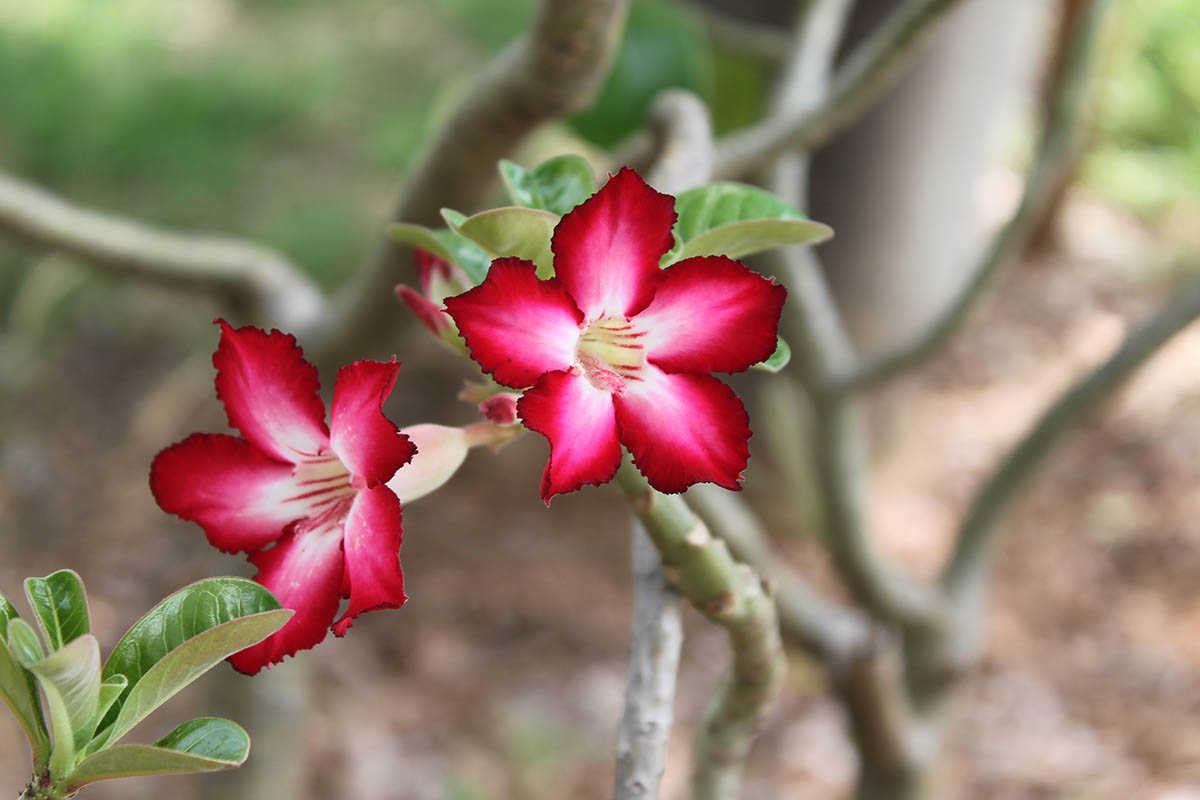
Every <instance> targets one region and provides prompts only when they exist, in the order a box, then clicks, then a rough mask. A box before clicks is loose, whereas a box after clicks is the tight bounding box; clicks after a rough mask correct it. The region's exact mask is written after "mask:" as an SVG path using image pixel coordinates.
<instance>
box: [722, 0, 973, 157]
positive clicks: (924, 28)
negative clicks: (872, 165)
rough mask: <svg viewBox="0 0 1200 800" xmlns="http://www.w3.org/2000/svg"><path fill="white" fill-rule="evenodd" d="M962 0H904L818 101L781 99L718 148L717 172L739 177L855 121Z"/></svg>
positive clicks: (821, 140)
mask: <svg viewBox="0 0 1200 800" xmlns="http://www.w3.org/2000/svg"><path fill="white" fill-rule="evenodd" d="M961 1H962V0H907V2H905V3H904V4H903V5H901V6H900V7H899V8H897V9H896V10H895V11H893V12H892V13H891V14H890V15H889V16H888V17H887V19H885V20H884V21H883V22H882V23H881V24H880V25H879V27H878V28H877V29H876V30H875V31H874V32H873V33H872V34H871V35H870V36H869V37H868V38H867V39H865V40H863V41H862V43H861V44H859V45H858V46H857V47H855V49H854V50H853V52H851V54H850V55H849V56H848V57H847V58H846V61H845V63H844V64H843V65H842V67H841V68H840V69H839V70H838V71H837V74H836V75H835V76H834V78H833V82H832V84H831V85H830V91H829V93H828V95H827V96H825V97H824V99H823V100H822V101H821V103H820V104H819V105H817V106H808V107H804V106H796V105H790V104H785V105H781V106H779V107H778V108H777V110H776V111H775V112H774V113H772V114H770V115H769V116H768V117H767V118H766V119H764V120H763V121H762V122H759V123H757V124H755V125H752V126H751V127H749V128H747V129H745V130H743V131H741V132H739V133H735V134H732V135H730V136H728V137H726V138H725V139H724V140H722V141H721V142H720V144H719V145H718V148H717V169H716V175H717V177H718V178H738V177H741V176H744V175H747V174H749V173H751V172H753V171H754V170H756V169H758V168H759V167H761V166H763V165H765V164H768V163H770V162H771V161H773V160H774V159H775V157H776V156H779V155H781V154H783V153H786V152H789V151H793V152H795V151H803V150H811V149H813V148H815V147H817V146H818V145H820V144H822V143H824V142H826V141H828V140H829V139H831V138H833V137H834V136H835V135H837V134H838V133H840V132H842V131H843V130H845V129H846V128H847V127H849V126H850V125H851V124H853V123H854V122H855V121H856V120H857V119H858V118H859V117H861V116H862V114H863V113H864V112H865V111H866V110H867V109H868V108H870V107H871V105H872V104H873V103H875V101H876V100H878V99H879V97H880V96H882V95H883V93H884V92H886V91H887V90H888V89H889V88H890V87H891V86H892V84H893V83H894V81H895V80H896V78H897V77H898V75H899V74H900V72H901V71H902V69H903V67H904V65H905V64H906V63H907V61H908V57H909V56H910V55H911V54H912V52H913V50H914V49H915V47H916V46H917V44H918V43H919V42H921V41H923V40H924V38H925V36H926V35H927V34H928V33H929V32H930V31H931V30H932V28H933V23H934V22H936V21H937V20H939V19H940V18H941V17H942V16H943V15H944V14H945V13H946V12H947V11H949V10H950V9H952V8H954V7H955V6H956V5H958V4H959V3H960V2H961Z"/></svg>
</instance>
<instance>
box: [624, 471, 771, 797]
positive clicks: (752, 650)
mask: <svg viewBox="0 0 1200 800" xmlns="http://www.w3.org/2000/svg"><path fill="white" fill-rule="evenodd" d="M616 483H617V485H618V486H619V487H620V488H621V491H622V492H623V493H624V495H625V499H626V500H627V501H628V502H629V505H630V506H631V507H632V509H633V511H634V514H636V515H637V517H638V519H639V520H640V521H641V523H642V525H643V526H645V529H646V532H647V534H649V536H650V541H651V542H653V543H654V546H655V547H656V548H657V549H658V553H659V557H660V558H661V559H662V562H663V570H664V572H665V573H666V575H667V578H668V580H670V581H671V583H672V585H674V586H675V588H676V589H678V590H679V592H680V594H682V595H683V596H684V597H686V598H687V599H688V600H689V601H690V602H691V603H692V605H693V606H695V607H696V608H697V609H698V610H699V611H700V613H702V614H704V616H705V617H707V618H708V619H709V620H710V621H711V622H714V623H716V624H717V625H720V626H721V627H722V628H724V629H725V631H726V633H727V634H728V636H729V641H730V647H731V650H732V652H733V667H732V669H731V672H730V675H729V677H728V679H727V680H726V682H725V684H724V686H723V687H722V689H721V691H720V693H719V694H718V696H717V698H716V700H715V701H714V702H713V705H712V707H711V708H710V710H709V713H708V716H707V719H706V721H705V725H704V728H703V730H702V731H701V733H700V738H699V741H698V742H697V746H696V765H695V770H694V772H693V776H692V793H693V797H695V798H700V799H701V800H708V799H709V798H712V799H713V800H716V799H717V798H728V797H734V796H736V794H737V791H736V790H737V786H738V784H739V783H740V781H741V773H742V767H743V765H744V764H745V759H746V755H747V754H748V753H749V750H750V745H751V743H752V742H753V740H754V734H755V733H756V731H757V729H758V726H759V724H760V723H761V721H762V717H763V715H764V713H765V712H766V710H767V707H768V706H769V704H770V702H771V701H772V700H773V699H774V698H775V696H776V695H777V694H778V692H779V690H780V688H781V687H782V684H783V677H784V674H785V672H786V671H787V660H786V658H785V657H784V653H783V644H782V642H781V641H780V636H779V620H778V618H777V616H776V613H775V602H774V600H773V599H772V598H771V597H769V596H768V595H767V593H766V591H765V590H764V588H763V584H762V581H761V579H760V578H759V577H758V575H757V574H756V573H755V572H754V571H753V570H752V569H751V568H750V567H748V566H746V565H744V564H739V563H738V562H737V561H735V560H734V558H733V556H732V555H730V553H729V549H728V548H727V547H726V546H725V542H724V541H722V540H721V539H718V538H716V537H714V536H713V535H712V534H711V533H710V532H709V530H708V527H707V526H706V525H705V524H704V522H703V521H702V520H700V518H699V517H697V516H696V515H695V514H694V513H692V510H691V509H690V508H689V507H688V504H687V502H686V501H685V500H684V499H683V498H682V497H681V496H679V495H666V494H661V493H660V492H657V491H655V490H654V489H653V488H651V487H650V485H649V483H647V482H646V479H645V478H644V477H643V476H642V475H641V474H640V473H639V472H638V471H637V470H636V469H635V468H634V467H633V464H632V463H631V462H630V461H629V460H628V459H626V461H625V462H624V463H623V464H622V465H621V468H620V470H618V472H617V477H616Z"/></svg>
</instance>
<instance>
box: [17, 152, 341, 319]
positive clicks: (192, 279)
mask: <svg viewBox="0 0 1200 800" xmlns="http://www.w3.org/2000/svg"><path fill="white" fill-rule="evenodd" d="M0 234H8V235H10V236H12V237H14V238H15V239H17V240H19V241H21V242H24V243H25V244H28V245H31V246H33V247H38V248H45V249H48V250H54V251H57V252H60V253H64V254H67V255H69V256H72V257H74V258H77V259H79V260H80V261H83V262H86V263H88V264H92V265H94V266H97V267H101V268H104V269H106V270H109V271H111V272H114V273H116V274H120V275H129V276H135V277H138V278H143V279H147V280H152V281H155V282H158V283H164V284H174V285H180V286H189V287H194V288H198V289H202V290H206V291H210V292H213V293H216V294H218V295H220V296H221V297H222V298H223V299H225V300H226V301H227V302H229V303H230V304H231V305H233V306H235V307H236V308H237V309H238V310H239V311H241V312H243V313H245V314H247V315H248V316H251V317H260V316H261V317H263V318H265V319H266V320H267V321H268V322H269V323H270V324H273V325H278V326H280V327H283V328H286V329H288V330H292V331H299V332H303V331H305V330H308V329H310V328H311V327H312V326H313V325H314V324H315V323H316V322H317V320H318V319H319V318H320V317H321V314H322V312H323V310H324V308H325V300H324V297H323V296H322V295H321V292H320V291H319V290H318V289H317V287H316V285H315V284H314V283H313V282H312V281H311V280H309V279H308V277H307V276H305V275H304V274H303V273H302V272H301V271H300V270H299V269H298V268H297V267H296V266H295V265H293V264H292V263H291V262H290V261H289V260H288V259H287V258H286V257H285V256H283V255H281V254H279V253H277V252H275V251H274V250H270V249H268V248H266V247H263V246H261V245H257V244H252V243H249V242H243V241H238V240H235V239H230V238H225V237H218V236H205V235H197V234H180V233H174V232H172V231H167V230H164V229H162V228H156V227H154V226H151V225H147V224H144V223H140V222H135V221H133V220H130V219H126V218H123V217H119V216H115V215H112V214H105V213H102V212H99V211H94V210H92V209H88V208H83V207H81V206H77V205H74V204H72V203H70V202H68V201H66V200H64V199H62V198H59V197H56V196H55V195H53V194H51V193H49V192H47V191H45V190H44V189H40V188H38V187H36V186H33V185H31V184H28V183H25V182H23V181H19V180H17V179H16V178H13V177H11V176H9V175H5V174H3V173H0Z"/></svg>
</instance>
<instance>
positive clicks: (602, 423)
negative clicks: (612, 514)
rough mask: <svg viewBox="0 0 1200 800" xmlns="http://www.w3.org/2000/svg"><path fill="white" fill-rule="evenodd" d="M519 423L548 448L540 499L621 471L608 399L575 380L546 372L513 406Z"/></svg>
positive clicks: (580, 379) (581, 380)
mask: <svg viewBox="0 0 1200 800" xmlns="http://www.w3.org/2000/svg"><path fill="white" fill-rule="evenodd" d="M517 413H518V414H520V416H521V421H522V422H524V423H525V426H526V427H528V428H530V429H531V430H535V431H537V432H538V433H540V434H542V435H543V436H545V437H546V439H548V440H549V442H550V460H549V461H548V462H547V463H546V470H545V472H543V473H542V499H543V500H544V501H546V504H547V505H549V504H550V498H551V497H553V496H554V495H556V494H564V493H566V492H573V491H575V490H576V489H578V488H580V487H581V486H583V485H584V484H585V483H590V484H594V485H599V484H601V483H607V482H608V481H610V480H612V477H613V475H615V474H616V472H617V467H619V466H620V465H621V443H620V441H619V440H618V439H617V426H616V419H615V417H614V414H613V396H612V395H611V394H610V393H609V392H607V391H605V390H603V389H597V388H596V387H594V386H592V385H591V384H590V383H588V381H587V380H586V379H585V378H583V377H581V376H579V375H575V374H571V373H567V372H562V371H556V372H547V373H546V374H545V375H543V376H542V377H541V378H540V379H539V380H538V382H537V384H536V385H535V386H534V387H533V388H532V389H530V390H528V391H527V392H525V394H524V395H522V397H521V399H520V401H518V402H517Z"/></svg>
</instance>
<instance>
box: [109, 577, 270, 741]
mask: <svg viewBox="0 0 1200 800" xmlns="http://www.w3.org/2000/svg"><path fill="white" fill-rule="evenodd" d="M291 615H292V612H291V611H288V610H286V609H280V607H279V601H278V600H276V599H275V598H274V596H272V595H271V593H270V592H269V591H267V590H266V589H265V588H264V587H262V586H260V585H259V584H257V583H255V582H254V581H250V580H246V579H245V578H209V579H208V580H203V581H199V582H197V583H194V584H192V585H191V586H187V587H185V588H183V589H180V590H179V591H178V592H176V593H175V594H173V595H171V596H170V597H168V598H166V599H165V600H163V601H162V602H161V603H159V604H158V605H157V606H155V607H154V608H153V609H152V610H151V611H150V613H148V614H147V615H146V616H144V617H142V618H141V619H140V620H138V621H137V622H136V623H135V624H134V626H133V627H132V628H130V629H129V632H128V633H126V634H125V636H123V637H122V638H121V641H120V642H118V643H117V646H116V647H115V648H113V652H112V654H111V655H110V656H109V657H108V662H107V663H106V664H105V665H104V673H103V675H104V679H105V680H106V681H107V680H109V679H110V678H112V677H114V676H115V675H118V674H120V675H124V676H125V677H126V678H127V679H128V680H129V686H128V688H126V690H125V692H124V694H123V696H122V698H121V700H120V701H119V702H120V710H119V711H117V712H116V719H115V723H114V724H113V727H112V730H111V731H110V733H109V739H108V741H115V740H116V739H118V738H120V737H121V736H123V735H124V734H125V733H126V732H127V731H128V730H129V729H130V728H132V727H133V726H134V725H136V724H137V723H138V722H139V721H141V720H142V719H144V718H145V717H146V715H147V714H149V713H150V712H151V711H153V710H154V709H155V708H157V707H158V706H160V705H162V704H163V703H165V702H166V701H167V700H168V699H170V698H171V697H172V696H173V695H174V694H175V693H176V692H178V691H179V690H180V689H182V688H183V687H184V686H186V685H188V684H189V683H191V682H192V681H193V680H195V679H196V678H198V677H199V676H200V675H202V674H203V673H204V672H207V671H208V670H209V669H211V668H212V667H214V666H215V665H216V664H218V663H220V662H221V661H222V660H223V659H225V658H226V657H228V656H230V655H232V654H233V653H236V652H238V651H239V650H244V649H245V648H247V647H250V646H251V645H253V644H257V643H258V642H261V641H262V640H263V639H265V638H267V637H268V636H270V635H271V634H272V633H274V632H275V631H277V630H279V629H280V628H282V627H283V625H284V624H285V623H286V622H287V620H288V619H289V618H290V617H291ZM112 717H113V712H109V715H108V718H106V719H105V722H104V725H107V724H108V722H109V719H111V718H112Z"/></svg>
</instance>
